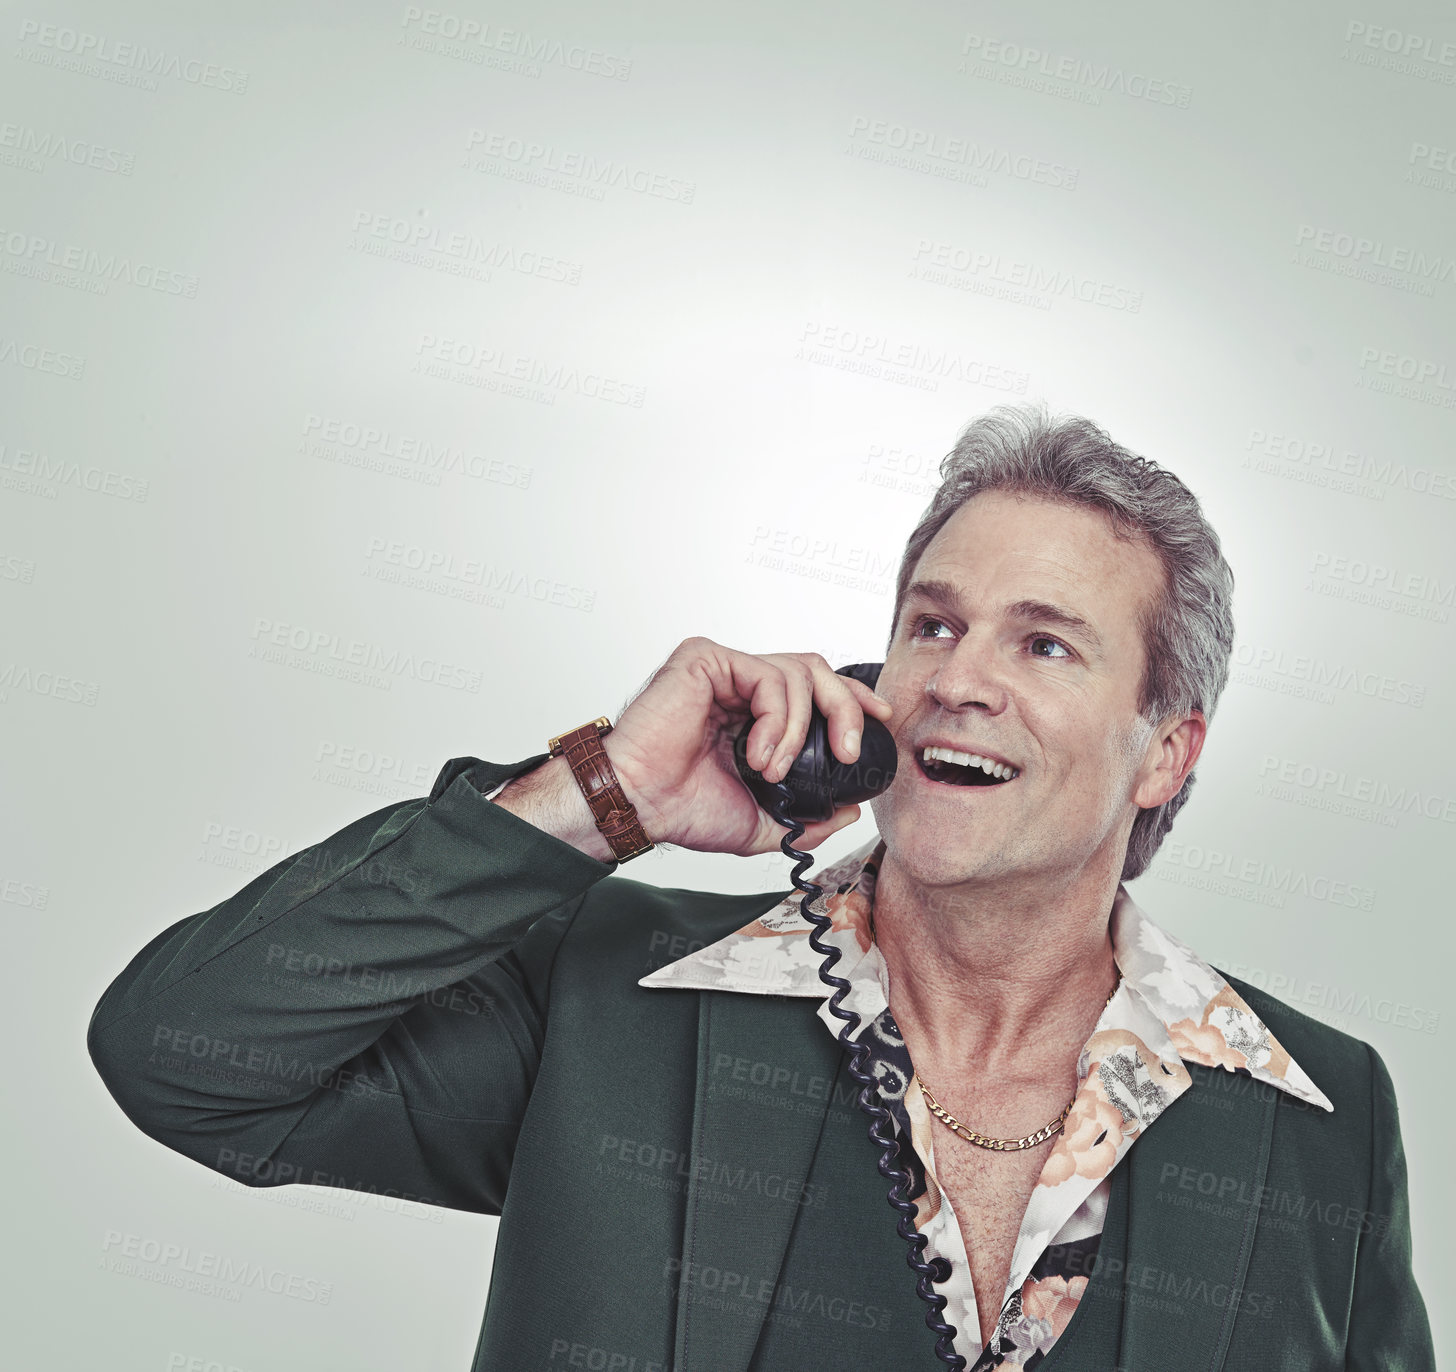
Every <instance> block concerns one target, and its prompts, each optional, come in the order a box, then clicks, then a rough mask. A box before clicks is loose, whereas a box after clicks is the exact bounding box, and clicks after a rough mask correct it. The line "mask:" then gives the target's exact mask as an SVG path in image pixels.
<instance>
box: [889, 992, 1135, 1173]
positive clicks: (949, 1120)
mask: <svg viewBox="0 0 1456 1372" xmlns="http://www.w3.org/2000/svg"><path fill="white" fill-rule="evenodd" d="M1121 985H1122V978H1121V976H1119V977H1118V979H1117V986H1114V987H1113V988H1112V990H1111V992H1110V993H1109V994H1108V997H1107V999H1106V1000H1105V1001H1103V1002H1102V1008H1103V1010H1105V1009H1107V1007H1108V1006H1109V1005H1111V1004H1112V997H1113V996H1115V995H1116V994H1117V987H1118V986H1121ZM1098 1018H1099V1019H1100V1018H1101V1015H1100V1014H1099V1016H1098ZM915 1080H916V1081H918V1082H920V1094H921V1095H922V1096H924V1097H925V1103H926V1105H928V1106H929V1107H930V1113H931V1114H932V1115H934V1116H935V1117H936V1119H938V1120H939V1121H940V1122H941V1123H942V1124H944V1125H945V1126H946V1128H947V1129H950V1130H951V1131H953V1132H954V1133H956V1134H958V1135H959V1136H960V1137H961V1138H963V1139H965V1141H966V1142H967V1143H974V1144H975V1145H976V1146H977V1147H978V1148H989V1149H991V1150H992V1151H993V1152H996V1153H1006V1152H1012V1151H1016V1150H1019V1149H1022V1148H1035V1147H1036V1145H1037V1144H1039V1143H1045V1142H1046V1141H1047V1140H1048V1139H1049V1138H1051V1137H1052V1135H1054V1134H1056V1133H1058V1132H1059V1131H1060V1130H1061V1127H1062V1125H1063V1123H1065V1121H1066V1118H1067V1116H1068V1115H1069V1114H1071V1112H1072V1106H1073V1105H1075V1104H1076V1101H1077V1093H1076V1092H1075V1091H1074V1092H1073V1093H1072V1099H1071V1100H1069V1101H1068V1102H1067V1103H1066V1105H1064V1106H1063V1107H1062V1113H1061V1114H1060V1115H1058V1116H1057V1117H1056V1119H1054V1120H1052V1121H1051V1122H1050V1123H1049V1124H1044V1125H1042V1127H1041V1128H1040V1129H1038V1130H1037V1131H1036V1132H1035V1133H1034V1134H1027V1135H1026V1136H1025V1137H1024V1138H1019V1139H996V1138H992V1137H991V1136H990V1135H989V1134H982V1133H979V1132H978V1131H977V1130H975V1129H972V1128H970V1127H969V1126H968V1125H964V1124H962V1123H961V1122H960V1121H959V1120H958V1119H956V1117H955V1116H954V1115H951V1114H947V1113H946V1111H945V1110H944V1109H942V1108H941V1104H940V1102H939V1101H938V1100H936V1098H935V1097H934V1096H932V1095H931V1094H930V1088H929V1087H928V1086H926V1084H925V1083H924V1082H923V1081H920V1073H919V1072H918V1071H917V1072H916V1073H915Z"/></svg>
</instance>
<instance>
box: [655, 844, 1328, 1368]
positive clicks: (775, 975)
mask: <svg viewBox="0 0 1456 1372" xmlns="http://www.w3.org/2000/svg"><path fill="white" fill-rule="evenodd" d="M884 852H885V846H884V841H883V840H882V839H879V838H878V837H877V838H874V839H872V840H870V842H869V843H867V844H865V845H864V846H863V847H861V848H859V849H857V850H856V851H854V852H852V853H850V854H849V855H848V856H846V857H844V858H841V859H839V860H838V861H836V862H834V863H832V864H830V865H828V866H826V867H824V868H821V869H820V870H819V871H818V872H816V873H815V874H814V875H813V877H812V878H811V880H813V881H814V882H815V883H816V884H818V885H819V886H822V887H823V888H824V895H823V896H821V897H820V898H819V901H818V903H817V905H816V906H815V908H816V909H818V910H821V911H823V912H824V913H826V914H828V915H829V916H830V918H831V919H832V920H833V927H832V929H831V931H830V932H829V933H828V934H827V935H826V936H825V940H824V941H825V942H829V943H833V944H835V945H836V946H837V947H838V948H839V949H840V953H841V956H840V959H839V962H838V963H837V964H836V965H835V968H834V973H835V975H837V976H842V977H844V978H845V979H846V980H847V981H848V982H849V988H850V989H849V992H848V994H847V995H846V996H845V998H844V1000H843V1001H842V1002H841V1004H842V1006H843V1007H844V1008H845V1009H846V1010H851V1011H856V1012H858V1014H859V1016H860V1020H859V1026H858V1028H857V1029H854V1030H852V1031H851V1037H858V1036H859V1035H861V1034H864V1033H868V1035H869V1038H870V1046H871V1051H872V1056H873V1062H872V1063H871V1064H870V1067H871V1070H872V1071H873V1074H874V1075H875V1076H876V1077H877V1078H878V1080H879V1083H880V1095H881V1098H882V1099H883V1101H884V1103H885V1105H886V1107H887V1108H888V1109H889V1111H890V1114H891V1117H892V1119H893V1120H894V1122H895V1127H896V1131H897V1136H898V1137H899V1138H901V1140H902V1141H903V1139H904V1138H905V1137H907V1136H908V1137H909V1139H910V1142H911V1144H912V1147H913V1157H907V1156H906V1150H905V1149H904V1148H902V1149H901V1159H902V1161H903V1162H904V1163H905V1164H906V1165H907V1167H908V1170H909V1172H910V1177H911V1185H910V1188H909V1190H908V1191H907V1192H906V1194H907V1195H908V1196H910V1197H914V1198H916V1210H917V1214H916V1220H915V1225H916V1228H917V1229H918V1230H919V1231H920V1232H921V1233H922V1234H924V1235H925V1237H926V1239H927V1244H926V1248H925V1251H924V1255H923V1256H924V1260H925V1261H926V1262H930V1261H932V1260H933V1259H934V1258H936V1257H943V1258H945V1259H946V1260H947V1261H948V1262H949V1264H950V1275H949V1277H948V1278H947V1280H946V1281H945V1282H944V1283H942V1284H939V1291H940V1294H942V1295H944V1296H945V1297H946V1307H945V1319H946V1322H947V1323H948V1324H950V1325H953V1326H954V1327H955V1329H956V1335H955V1348H956V1351H957V1352H959V1353H960V1354H961V1355H962V1356H963V1357H964V1358H965V1359H966V1365H967V1367H968V1368H970V1369H972V1372H990V1369H993V1368H999V1367H1013V1366H1014V1367H1027V1368H1032V1367H1035V1366H1036V1365H1037V1364H1038V1363H1039V1362H1041V1361H1042V1359H1043V1358H1044V1357H1045V1356H1046V1354H1047V1353H1048V1352H1049V1351H1050V1350H1051V1348H1052V1346H1053V1345H1054V1344H1055V1343H1056V1341H1057V1339H1058V1337H1059V1336H1060V1335H1061V1333H1062V1331H1063V1330H1064V1329H1065V1328H1066V1327H1067V1323H1068V1321H1069V1320H1070V1319H1071V1318H1072V1315H1073V1314H1074V1313H1075V1311H1076V1309H1077V1304H1078V1302H1079V1301H1080V1299H1081V1297H1082V1293H1083V1292H1084V1291H1085V1290H1086V1287H1087V1281H1088V1278H1087V1276H1086V1275H1084V1274H1085V1273H1087V1272H1088V1271H1089V1263H1090V1261H1091V1259H1092V1258H1093V1256H1094V1255H1095V1253H1096V1250H1097V1245H1098V1242H1099V1240H1100V1238H1101V1235H1102V1229H1103V1223H1104V1220H1105V1218H1106V1214H1107V1201H1108V1196H1109V1193H1110V1191H1111V1185H1112V1183H1111V1174H1112V1171H1113V1169H1114V1168H1115V1167H1116V1166H1117V1164H1118V1163H1119V1162H1120V1161H1121V1160H1122V1159H1123V1158H1124V1157H1125V1156H1126V1155H1127V1152H1128V1150H1129V1149H1130V1148H1131V1147H1132V1146H1133V1144H1134V1143H1136V1142H1137V1140H1138V1138H1139V1137H1141V1135H1142V1134H1143V1133H1144V1132H1145V1131H1146V1130H1147V1129H1149V1128H1150V1127H1151V1126H1152V1124H1153V1123H1154V1121H1155V1120H1156V1119H1157V1118H1158V1116H1159V1115H1160V1114H1162V1112H1163V1111H1164V1110H1165V1109H1167V1107H1168V1106H1169V1105H1170V1104H1172V1102H1173V1101H1175V1100H1177V1099H1178V1097H1179V1096H1181V1095H1182V1094H1183V1092H1185V1091H1187V1090H1188V1089H1189V1088H1190V1087H1191V1086H1192V1084H1193V1079H1192V1076H1191V1074H1190V1073H1189V1071H1188V1068H1187V1067H1186V1065H1185V1064H1186V1063H1189V1062H1196V1063H1199V1064H1201V1065H1202V1066H1204V1067H1222V1068H1224V1069H1226V1070H1228V1071H1231V1072H1244V1073H1247V1074H1248V1075H1250V1076H1252V1077H1254V1078H1257V1079H1258V1080H1259V1081H1262V1082H1266V1083H1268V1084H1269V1085H1271V1086H1274V1087H1277V1088H1278V1089H1280V1090H1282V1091H1287V1092H1289V1093H1290V1094H1291V1095H1293V1096H1297V1097H1298V1098H1299V1099H1300V1100H1303V1101H1306V1102H1309V1103H1310V1104H1313V1105H1318V1106H1320V1107H1321V1108H1323V1109H1325V1110H1330V1111H1333V1110H1334V1106H1333V1105H1332V1104H1331V1103H1330V1101H1329V1099H1328V1098H1327V1097H1326V1096H1325V1094H1324V1093H1323V1092H1322V1091H1321V1090H1320V1089H1319V1087H1317V1086H1316V1085H1315V1084H1314V1083H1313V1082H1312V1081H1311V1080H1310V1079H1309V1077H1308V1076H1306V1075H1305V1073H1304V1071H1303V1070H1302V1069H1301V1068H1300V1066H1299V1064H1298V1063H1296V1062H1295V1061H1294V1060H1293V1058H1291V1057H1290V1056H1289V1054H1288V1053H1287V1052H1286V1051H1285V1050H1284V1049H1283V1048H1282V1047H1281V1046H1280V1044H1279V1043H1278V1042H1277V1041H1276V1040H1275V1038H1274V1036H1273V1034H1272V1033H1270V1032H1269V1029H1268V1027H1267V1026H1266V1025H1265V1024H1264V1022H1263V1021H1262V1020H1261V1019H1260V1018H1259V1017H1258V1015H1256V1014H1255V1013H1254V1012H1253V1010H1251V1009H1250V1008H1249V1006H1248V1005H1247V1004H1246V1003H1245V1002H1244V1000H1243V999H1242V997H1240V996H1239V994H1238V993H1237V992H1236V991H1235V990H1234V989H1233V988H1232V987H1231V986H1230V985H1229V984H1228V983H1227V982H1226V981H1225V980H1224V978H1223V977H1222V976H1221V975H1220V974H1219V973H1218V972H1216V971H1215V970H1214V969H1213V968H1212V967H1210V966H1209V965H1208V964H1207V963H1206V962H1204V961H1203V960H1202V959H1201V958H1199V957H1198V956H1197V954H1195V953H1194V952H1193V951H1192V950H1191V949H1189V948H1188V947H1186V946H1185V945H1184V944H1182V943H1180V942H1179V941H1178V940H1177V939H1175V938H1173V937H1172V936H1171V935H1170V934H1167V933H1165V932H1164V931H1163V930H1162V929H1160V928H1159V927H1158V926H1157V925H1156V924H1154V923H1153V921H1152V920H1150V919H1149V918H1148V917H1147V915H1145V914H1144V913H1143V912H1142V911H1141V910H1140V909H1139V908H1138V907H1137V905H1136V904H1135V903H1134V902H1133V899H1132V897H1131V896H1129V895H1128V893H1127V890H1126V888H1125V887H1121V886H1119V887H1118V890H1117V897H1116V899H1115V900H1114V902H1113V906H1112V914H1111V921H1110V929H1109V932H1110V936H1111V941H1112V951H1113V958H1114V960H1115V962H1116V963H1117V967H1118V970H1119V971H1120V972H1121V973H1122V980H1121V981H1120V982H1119V984H1118V987H1117V990H1116V992H1115V993H1114V994H1113V997H1112V999H1111V1000H1110V1001H1109V1002H1108V1004H1107V1006H1106V1007H1105V1008H1104V1009H1103V1011H1102V1016H1101V1018H1100V1019H1099V1020H1098V1022H1097V1026H1096V1028H1095V1029H1094V1030H1093V1031H1092V1034H1091V1037H1089V1038H1088V1040H1087V1042H1086V1044H1085V1045H1084V1046H1083V1048H1082V1052H1081V1056H1080V1057H1079V1059H1078V1063H1077V1078H1078V1081H1077V1091H1076V1095H1075V1096H1074V1098H1073V1103H1072V1107H1071V1112H1070V1113H1069V1114H1068V1116H1067V1118H1066V1122H1065V1124H1064V1126H1063V1128H1062V1131H1061V1132H1060V1133H1059V1134H1058V1135H1057V1136H1056V1143H1055V1144H1054V1145H1053V1146H1052V1148H1051V1150H1050V1152H1049V1153H1048V1154H1047V1156H1046V1159H1045V1162H1044V1163H1043V1166H1042V1170H1041V1175H1040V1176H1039V1178H1038V1180H1037V1183H1036V1188H1035V1190H1034V1191H1033V1192H1032V1196H1031V1199H1030V1201H1029V1202H1028V1203H1027V1207H1026V1213H1025V1215H1024V1216H1023V1218H1022V1221H1021V1229H1020V1232H1019V1234H1018V1236H1017V1240H1016V1246H1015V1248H1014V1250H1013V1253H1012V1259H1011V1271H1010V1273H1009V1275H1008V1278H1007V1282H1006V1288H1005V1291H1004V1292H1003V1294H1002V1300H1001V1313H1000V1316H999V1318H998V1320H997V1323H996V1327H995V1330H994V1331H993V1332H992V1335H991V1337H990V1339H989V1341H988V1342H987V1343H986V1344H985V1346H984V1347H983V1346H982V1344H981V1339H980V1317H979V1315H978V1313H977V1307H976V1292H975V1287H974V1285H973V1283H972V1280H971V1272H970V1265H969V1263H968V1261H967V1259H966V1250H965V1244H964V1241H963V1239H962V1236H961V1229H960V1224H959V1222H958V1220H957V1218H956V1216H955V1214H954V1212H953V1210H952V1208H951V1203H950V1199H949V1197H948V1196H946V1195H945V1194H944V1193H943V1192H942V1191H941V1188H940V1185H939V1183H938V1181H937V1179H936V1171H935V1140H936V1135H935V1130H936V1129H943V1128H945V1126H944V1124H937V1123H936V1121H935V1120H934V1119H933V1118H932V1116H931V1114H930V1111H929V1109H928V1108H927V1106H926V1104H925V1101H924V1098H923V1097H922V1096H921V1094H920V1090H919V1087H918V1085H917V1084H916V1081H915V1074H914V1067H913V1065H912V1064H911V1062H910V1058H909V1054H908V1052H907V1051H906V1047H905V1042H904V1039H903V1038H902V1037H901V1035H900V1032H899V1029H898V1027H897V1026H896V1024H895V1021H894V1019H893V1018H892V1017H891V1015H890V1007H889V990H890V988H889V976H888V972H887V969H886V967H885V962H884V959H883V957H882V956H881V954H880V951H879V949H878V948H877V947H876V946H875V944H874V938H873V933H872V925H871V922H870V911H871V909H872V908H873V903H874V890H875V878H876V876H877V874H878V872H879V870H880V864H881V862H882V860H883V857H884ZM800 899H801V893H800V892H798V891H795V892H793V893H791V894H790V895H789V896H788V897H787V898H786V899H785V900H784V901H783V902H782V903H781V904H779V905H777V906H775V907H774V908H773V909H771V910H769V911H768V912H767V913H765V914H763V915H760V916H759V917H758V918H757V919H755V920H753V921H752V922H751V923H749V924H747V925H745V926H744V927H743V928H742V929H739V930H737V931H736V932H735V933H732V934H729V935H728V936H727V937H726V938H723V939H720V940H719V941H718V942H716V943H713V944H710V945H709V946H708V947H706V948H702V949H699V950H698V951H696V952H694V953H690V954H689V955H688V956H687V957H684V958H681V959H679V960H678V961H676V962H673V963H669V964H668V965H667V966H666V967H662V968H660V969H659V970H657V971H656V972H653V973H651V974H650V975H648V976H645V977H643V978H642V979H641V981H640V983H639V984H640V985H642V986H647V987H677V988H693V989H698V990H712V991H742V992H746V993H749V994H759V995H790V996H794V995H797V996H807V997H815V998H818V999H821V1000H823V1002H824V1004H822V1005H821V1006H820V1008H819V1017H820V1019H821V1020H823V1021H824V1023H825V1025H826V1026H827V1027H828V1029H829V1032H830V1033H831V1034H833V1035H834V1037H835V1038H836V1039H838V1037H839V1034H840V1030H841V1026H842V1024H843V1023H844V1022H843V1021H842V1020H838V1019H836V1018H835V1017H834V1016H833V1015H832V1014H830V1012H829V1005H828V1000H829V996H830V995H831V994H832V992H831V991H830V989H829V988H828V987H827V986H826V985H825V983H824V982H823V981H821V980H820V978H819V967H820V964H821V962H822V959H821V958H820V957H819V955H818V954H817V953H815V952H814V950H813V948H812V947H810V945H809V934H810V933H811V932H812V931H813V928H814V926H813V925H812V924H810V923H809V922H808V921H806V920H805V919H804V917H803V914H802V912H801V911H800V908H799V902H800ZM912 1087H913V1088H914V1089H912ZM886 1210H887V1221H886V1222H887V1223H888V1222H889V1221H890V1219H892V1218H893V1214H892V1212H890V1211H889V1207H888V1206H887V1207H886Z"/></svg>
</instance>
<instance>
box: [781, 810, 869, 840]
mask: <svg viewBox="0 0 1456 1372" xmlns="http://www.w3.org/2000/svg"><path fill="white" fill-rule="evenodd" d="M859 813H860V811H859V806H858V805H841V806H840V807H839V808H838V809H837V810H836V811H835V812H834V813H833V814H832V815H830V817H829V818H828V819H819V820H815V821H814V823H813V824H806V825H805V826H804V836H803V838H801V839H799V840H798V841H797V842H795V844H794V847H795V848H804V849H811V848H817V847H818V846H819V845H820V844H821V843H823V842H824V840H825V839H826V838H828V837H829V836H830V835H831V834H837V833H838V832H839V831H840V830H841V829H847V828H849V826H850V825H851V824H853V823H854V822H855V820H857V819H858V818H859Z"/></svg>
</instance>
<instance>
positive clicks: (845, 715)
mask: <svg viewBox="0 0 1456 1372" xmlns="http://www.w3.org/2000/svg"><path fill="white" fill-rule="evenodd" d="M806 661H807V662H808V664H809V669H810V670H811V671H812V672H813V673H814V703H815V704H816V705H818V707H819V709H820V711H821V713H823V715H824V717H825V719H826V721H827V722H828V724H829V746H830V748H831V749H832V750H833V752H834V756H835V757H837V758H838V759H839V760H840V761H841V762H853V761H855V759H856V758H858V757H859V747H860V740H861V737H862V735H863V733H864V705H863V703H862V701H861V697H860V696H858V695H857V694H856V693H855V691H854V689H853V688H854V687H856V686H858V687H860V689H861V690H869V688H868V687H867V686H865V685H864V684H863V683H862V682H858V681H855V680H854V678H853V677H847V676H840V675H839V673H838V672H836V671H835V670H834V669H833V668H832V667H831V666H830V665H829V664H828V663H827V662H826V661H825V660H824V659H823V658H822V657H819V656H818V655H817V654H811V655H809V656H808V657H807V658H806ZM870 694H871V695H873V694H874V692H872V691H871V692H870Z"/></svg>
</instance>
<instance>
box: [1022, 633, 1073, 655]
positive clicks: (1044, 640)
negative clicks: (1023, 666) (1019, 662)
mask: <svg viewBox="0 0 1456 1372" xmlns="http://www.w3.org/2000/svg"><path fill="white" fill-rule="evenodd" d="M1043 644H1045V645H1046V648H1045V649H1044V648H1043V647H1041V646H1040V645H1043ZM1049 649H1055V651H1054V652H1053V651H1048V650H1049ZM1031 655H1032V656H1033V657H1051V658H1057V657H1071V656H1072V654H1071V651H1070V650H1069V649H1068V648H1067V645H1066V644H1065V643H1062V642H1060V641H1059V640H1057V639H1055V638H1051V637H1050V636H1049V635H1047V634H1037V636H1036V637H1035V638H1033V639H1032V640H1031Z"/></svg>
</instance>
